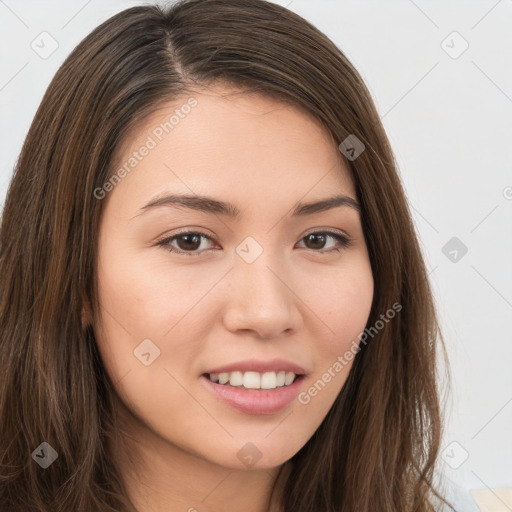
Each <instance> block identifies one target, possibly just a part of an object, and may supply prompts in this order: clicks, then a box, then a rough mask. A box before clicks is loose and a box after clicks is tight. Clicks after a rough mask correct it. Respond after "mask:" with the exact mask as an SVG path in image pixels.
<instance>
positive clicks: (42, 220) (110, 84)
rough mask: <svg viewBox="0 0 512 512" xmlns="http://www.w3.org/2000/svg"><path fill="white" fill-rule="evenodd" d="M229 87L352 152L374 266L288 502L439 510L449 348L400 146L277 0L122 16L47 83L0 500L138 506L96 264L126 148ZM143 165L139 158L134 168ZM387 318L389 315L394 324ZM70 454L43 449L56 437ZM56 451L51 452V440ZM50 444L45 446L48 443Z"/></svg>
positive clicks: (8, 354) (8, 341)
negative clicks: (206, 95)
mask: <svg viewBox="0 0 512 512" xmlns="http://www.w3.org/2000/svg"><path fill="white" fill-rule="evenodd" d="M220 82H222V83H226V84H229V85H233V86H237V87H242V88H243V89H245V90H251V91H259V92H261V94H263V95H266V96H268V97H271V98H274V99H277V100H280V101H285V102H288V103H290V104H293V105H295V106H297V107H298V108H303V109H305V110H306V111H308V112H310V113H311V114H313V115H314V116H315V117H316V118H317V119H318V120H320V121H321V123H323V125H324V126H325V127H326V129H327V130H328V132H329V133H330V135H331V136H332V138H333V141H334V143H336V144H337V145H338V144H340V143H342V142H343V141H344V140H345V139H346V138H347V137H348V136H349V135H355V136H356V137H357V139H359V140H360V141H362V143H363V144H364V146H365V150H364V151H363V152H362V153H361V154H360V155H359V156H358V157H357V158H356V159H348V160H347V163H348V165H349V169H350V172H351V174H352V176H353V179H354V182H355V185H356V191H357V196H358V201H359V202H360V204H361V208H362V220H363V229H364V234H365V238H366V242H367V246H368V250H369V256H370V261H371V266H372V271H373V276H374V300H373V304H372V309H371V313H370V317H369V320H368V327H370V326H374V325H375V324H376V322H378V321H379V319H381V315H382V314H383V313H384V312H386V311H388V310H390V308H392V305H393V304H396V303H398V304H400V305H401V310H400V312H399V313H398V314H396V316H395V318H393V320H392V321H389V322H386V323H385V324H384V325H383V328H382V329H380V330H379V331H378V333H376V334H375V335H374V336H373V337H372V339H371V340H368V341H367V342H365V343H361V350H359V352H358V353H357V355H356V357H355V359H354V363H353V366H352V368H351V371H350V373H349V376H348V379H347V381H346V383H345V384H344V387H343V389H342V390H341V392H340V394H339V396H338V397H337V399H336V401H335V403H334V405H333V407H332V408H331V410H330V411H329V413H328V415H327V416H326V418H325V419H324V421H323V423H322V424H321V425H320V427H319V428H318V430H317V431H316V432H315V434H314V435H313V436H312V438H311V439H310V440H309V441H308V442H307V443H306V444H305V446H304V447H303V448H302V449H301V450H300V451H299V452H298V453H297V454H296V455H295V456H294V457H293V458H292V459H291V462H292V466H293V467H292V469H291V472H290V474H289V476H288V478H287V479H286V482H285V486H284V489H283V500H282V507H283V510H284V511H285V512H291V511H294V512H327V511H332V512H341V511H343V512H356V511H357V512H406V511H407V512H409V511H414V512H426V511H433V510H435V508H434V505H433V500H434V497H435V496H438V493H437V491H436V490H435V486H434V483H433V480H434V476H435V475H434V469H435V466H436V460H437V455H438V451H439V446H440V439H441V430H442V429H441V425H442V422H441V408H440V398H439V389H438V388H439V386H438V385H437V380H436V368H437V357H438V353H439V349H441V352H442V354H443V355H445V351H444V343H443V339H442V336H440V334H441V333H440V331H439V326H438V320H437V318H436V311H435V307H434V302H433V297H432V292H431V289H430V286H429V281H428V275H427V272H426V266H425V263H424V260H423V258H422V254H421V251H420V247H419V244H418V240H417V235H416V233H415V229H414V225H413V223H412V220H411V214H410V210H409V207H408V204H407V200H406V196H405V194H404V190H403V188H402V185H401V182H400V179H399V176H398V173H397V166H396V162H395V159H394V155H393V153H392V150H391V148H390V145H389V142H388V139H387V136H386V134H385V131H384V128H383V126H382V123H381V121H380V119H379V115H378V113H377V110H376V108H375V105H374V102H373V101H372V98H371V96H370V93H369V91H368V89H367V88H366V86H365V84H364V82H363V80H362V78H361V76H360V75H359V74H358V72H357V71H356V70H355V69H354V67H353V66H352V64H351V63H350V62H349V60H348V59H347V58H346V57H345V55H344V54H343V53H342V52H341V51H340V50H339V49H338V48H337V47H336V46H335V45H334V43H333V42H332V41H330V40H329V39H328V38H327V37H326V36H325V35H324V34H322V33H321V32H320V31H319V30H318V29H316V28H315V27H314V26H312V25H311V24H310V23H309V22H307V21H306V20H304V19H303V18H301V17H300V16H298V15H296V14H294V13H293V12H291V11H289V10H287V9H285V8H283V7H280V6H278V5H276V4H273V3H270V2H266V1H264V0H184V1H179V2H177V3H174V4H171V5H167V6H163V7H161V6H139V7H133V8H129V9H126V10H124V11H122V12H120V13H118V14H116V15H115V16H113V17H111V18H110V19H108V20H107V21H105V22H104V23H103V24H101V25H100V26H99V27H97V28H96V29H95V30H94V31H93V32H92V33H91V34H90V35H88V36H87V37H86V38H85V39H84V40H83V41H82V42H81V43H80V44H79V45H78V46H77V47H76V48H75V49H74V51H73V52H72V53H71V54H70V55H69V57H68V58H67V59H66V61H65V62H64V63H63V65H62V66H61V67H60V69H59V70H58V72H57V73H56V75H55V77H54V79H53V80H52V82H51V84H50V85H49V87H48V89H47V91H46V94H45V96H44V98H43V100H42V102H41V105H40V107H39V109H38V111H37V113H36V115H35V118H34V120H33V123H32V125H31V127H30V130H29V132H28V135H27V137H26V140H25V142H24V145H23V148H22V150H21V154H20V157H19V159H18V162H17V165H16V168H15V172H14V176H13V179H12V181H11V183H10V187H9V189H8V193H7V198H6V202H5V207H4V211H3V219H2V224H1V231H0V280H1V288H0V352H1V354H2V358H1V362H0V375H1V379H2V381H1V386H0V464H1V465H0V504H1V507H2V510H3V511H12V512H22V511H23V512H29V511H33V510H37V511H44V512H55V511H65V512H69V511H70V510H76V511H80V512H81V511H86V512H89V511H90V512H96V511H100V512H114V511H117V512H121V511H122V512H127V511H129V510H133V507H132V505H131V504H130V502H129V500H128V498H126V489H124V487H123V483H122V481H121V478H120V473H119V472H118V471H119V470H118V468H117V467H115V466H114V465H113V463H112V460H111V454H110V453H109V446H110V445H109V441H110V440H112V439H113V438H115V437H116V436H118V435H119V432H120V431H121V425H119V424H118V422H117V418H116V415H115V414H114V410H115V408H114V404H115V401H116V394H115V391H114V387H113V385H112V383H111V382H110V380H109V378H108V376H107V374H106V372H105V370H104V367H103V365H102V361H101V358H100V357H99V353H98V350H97V346H96V341H95V337H94V332H93V329H92V327H90V326H89V327H87V328H84V327H83V326H82V317H81V311H82V306H83V305H84V304H88V305H90V307H91V309H92V311H93V316H94V317H95V318H96V312H97V311H98V308H99V303H98V296H97V284H96V271H95V265H94V262H95V261H96V254H97V230H98V225H99V220H100V215H101V206H102V201H100V200H98V199H97V197H96V196H95V194H94V191H95V190H96V189H97V188H98V187H102V185H103V184H104V183H106V182H107V181H108V180H109V178H110V177H111V176H112V174H113V172H114V170H115V169H114V152H115V149H116V148H118V147H119V145H120V143H121V141H122V140H123V138H125V137H126V135H127V134H128V133H129V131H130V130H131V129H132V128H133V127H135V126H137V124H138V123H140V122H141V120H142V119H144V118H145V117H146V116H148V115H150V114H151V113H152V112H154V111H155V109H157V108H158V107H159V106H161V105H162V104H164V103H166V102H168V101H169V100H172V99H173V98H176V97H177V96H178V95H180V96H181V95H183V94H185V93H187V92H188V91H193V90H194V88H195V87H199V86H201V87H203V86H208V85H211V84H214V83H220ZM134 172H136V171H134ZM381 323H383V322H382V320H381ZM43 442H46V443H48V445H50V446H51V447H53V448H54V449H55V451H56V452H57V454H58V463H54V464H51V465H50V466H49V467H48V468H47V469H46V470H44V471H43V470H41V467H40V466H39V465H38V464H36V463H35V462H34V461H35V460H36V459H35V457H36V456H37V453H35V454H34V452H35V451H36V450H39V451H41V450H42V449H43V451H44V449H46V450H47V452H48V450H49V448H48V447H47V445H43V447H41V446H40V445H41V443H43ZM41 453H43V452H41ZM46 455H47V453H46Z"/></svg>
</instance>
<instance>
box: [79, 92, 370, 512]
mask: <svg viewBox="0 0 512 512" xmlns="http://www.w3.org/2000/svg"><path fill="white" fill-rule="evenodd" d="M236 92H240V91H235V90H234V89H228V88H226V87H223V86H220V85H218V86H215V87H214V88H211V89H208V90H206V89H201V90H200V91H197V92H194V94H193V95H192V96H193V97H194V98H196V99H197V101H198V105H197V106H196V107H195V108H193V109H192V110H191V112H190V114H188V115H187V116H186V117H184V118H183V119H180V122H179V124H178V125H176V126H175V128H174V129H173V130H172V132H170V133H169V134H167V135H165V136H164V138H163V139H162V141H161V142H159V143H158V145H157V146H156V147H155V148H154V149H152V150H151V151H150V152H149V154H148V155H147V156H145V157H144V158H143V159H142V161H140V162H139V163H138V164H137V166H136V167H135V168H134V169H133V170H132V171H131V172H130V173H129V174H127V175H126V176H125V177H124V178H123V179H122V180H121V181H120V182H119V183H118V184H117V185H116V186H115V188H114V189H113V190H111V191H110V192H108V194H107V195H106V197H105V198H104V199H102V201H104V204H103V208H104V210H103V214H102V218H101V223H100V231H99V235H98V236H99V253H98V261H97V271H98V273H97V276H98V283H99V298H100V304H101V308H100V311H99V317H98V318H97V320H96V321H95V323H94V330H95V334H96V338H97V341H98V346H99V350H100V352H101V356H102V359H103V361H104V364H105V368H106V371H107V372H108V374H109V376H110V378H111V380H112V382H113V383H114V385H115V388H116V391H117V393H118V396H119V399H120V403H119V412H120V414H121V415H122V418H123V427H124V428H125V429H126V432H127V433H128V434H129V436H130V441H129V442H130V443H131V444H130V449H129V450H128V451H126V449H124V451H123V449H122V448H120V446H117V445H116V446H115V447H114V452H115V454H116V455H115V457H116V461H117V462H118V464H119V466H120V468H121V470H122V473H123V478H124V479H125V481H126V482H127V486H128V488H129V494H130V498H131V499H132V501H133V503H134V504H135V505H136V507H137V509H138V510H139V512H149V511H150V510H151V511H152V512H164V511H165V512H175V511H176V512H178V511H180V512H183V511H189V512H193V511H194V510H197V511H199V512H208V511H218V510H223V511H225V512H235V511H240V510H244V511H245V512H263V511H267V510H269V506H270V509H271V510H278V507H277V504H276V503H277V501H276V500H275V496H274V497H273V498H272V499H271V490H272V486H273V484H274V483H275V480H276V477H277V475H278V471H279V469H280V468H281V467H282V466H283V464H284V463H285V462H286V461H287V460H288V459H290V458H291V457H292V456H293V455H294V454H296V453H297V452H298V451H299V450H300V448H301V447H302V446H304V444H305V443H306V442H307V441H308V439H310V437H311V436H312V435H313V433H314V432H315V431H316V429H317V428H318V426H319V425H320V424H321V422H322V420H323V419H324V418H325V416H326V414H327V413H328V411H329V410H330V408H331V406H332V404H333V403H334V401H335V399H336V397H337V395H338V394H339V392H340V390H341V388H342V386H343V384H344V382H345V380H346V377H347V375H348V372H349V370H350V367H351V365H352V363H351V362H350V363H349V364H347V365H346V366H344V368H343V370H342V371H340V372H339V373H337V374H336V377H335V378H332V379H331V381H330V382H329V383H328V384H327V385H326V386H325V387H324V388H323V389H322V390H321V391H320V392H319V393H318V394H317V395H316V396H315V397H314V398H312V399H311V401H310V402H309V403H308V404H307V405H304V404H301V403H299V402H298V401H297V400H294V401H293V402H292V403H291V404H290V405H289V406H287V407H285V408H284V409H282V410H280V411H279V412H277V413H275V414H270V415H254V414H246V413H242V412H240V411H237V410H235V409H233V408H231V407H230V406H228V405H225V404H224V403H222V402H220V401H219V399H218V398H217V397H216V396H215V395H213V394H212V393H211V392H210V391H209V390H208V389H206V387H205V386H204V385H203V383H201V381H200V376H201V375H202V374H203V373H204V372H206V371H207V370H208V369H211V368H213V367H216V366H219V365H222V364H227V363H231V362H234V361H240V360H245V359H250V358H257V359H262V360H269V359H273V358H284V359H287V360H289V361H292V362H294V363H297V364H299V365H301V366H302V367H303V368H304V369H305V370H306V377H305V380H304V382H303V385H302V388H301V390H307V389H308V388H310V387H311V386H312V385H313V384H314V383H315V382H316V381H317V380H318V379H320V378H321V376H322V374H323V373H324V372H326V371H327V369H328V368H329V367H332V365H333V363H334V362H335V361H336V359H337V357H338V356H339V355H342V354H343V353H345V351H346V350H348V349H349V347H350V345H351V343H353V341H354V340H358V335H360V334H361V333H362V331H363V330H364V328H365V326H366V322H367V320H368V316H369V313H370V308H371V303H372V299H373V277H372V271H371V266H370V261H369V257H368V251H367V246H366V243H365V239H364V236H363V230H362V224H361V218H360V214H359V213H358V212H357V211H356V210H355V209H352V208H350V207H347V206H342V207H337V208H333V209H331V210H328V211H326V212H320V213H315V214H313V215H309V216H306V217H302V218H295V219H292V218H291V216H290V215H291V210H292V209H293V208H294V207H295V205H296V204H297V203H298V202H310V201H313V200H320V199H324V198H327V197H330V196H331V195H333V194H335V193H340V194H345V195H347V196H349V197H351V198H353V199H354V200H356V199H357V198H356V193H355V188H354V183H353V181H352V178H351V176H350V172H349V169H348V167H347V166H346V163H345V161H344V159H343V158H342V156H341V154H340V152H339V150H338V148H337V145H336V144H335V143H334V141H333V140H332V138H331V137H330V135H329V133H328V132H327V131H326V130H325V129H324V128H323V127H322V126H321V125H320V124H319V123H318V121H317V120H315V119H314V118H313V117H312V116H311V115H309V114H308V113H306V112H305V111H302V110H299V109H297V108H295V107H291V106H288V105H286V104H283V103H278V102H276V101H274V100H271V99H269V98H266V97H262V96H260V95H257V94H253V93H250V94H247V93H245V94H236ZM189 97H190V96H186V97H184V98H180V99H179V100H175V101H173V102H172V103H168V104H166V105H165V106H164V107H162V108H160V109H159V110H158V111H156V112H155V113H154V114H153V115H152V116H151V117H150V118H148V119H146V120H145V122H144V123H143V126H141V127H139V128H138V129H137V130H136V131H135V132H134V133H132V134H131V136H130V137H129V138H128V139H127V140H126V141H125V144H124V145H122V146H121V147H120V152H119V161H120V162H124V161H126V160H127V159H128V158H129V157H130V155H131V154H132V152H133V151H136V150H138V149H139V148H140V147H141V146H142V145H143V144H144V142H145V141H146V140H147V137H148V135H150V134H151V133H152V130H154V129H155V127H157V126H158V125H159V124H160V123H161V122H162V121H163V120H167V119H168V118H169V117H170V116H171V115H172V113H173V112H174V110H175V109H176V108H179V107H180V106H181V105H183V104H184V103H186V100H187V99H188V98H189ZM170 192H172V193H178V194H192V195H195V194H199V195H201V194H205V195H209V196H213V197H215V198H216V199H219V200H222V201H229V202H232V203H234V204H235V205H236V206H237V207H238V208H239V210H240V211H241V218H240V219H239V220H234V219H230V218H228V217H224V216H222V215H220V214H212V213H205V212H198V211H193V210H188V209H185V208H173V207H169V206H163V207H159V208H155V209H151V210H148V211H146V212H145V213H142V214H141V210H140V209H141V207H142V206H144V205H145V204H146V203H148V202H149V201H150V200H151V199H153V198H154V197H156V196H158V195H160V194H163V193H170ZM182 228H190V231H194V230H199V231H201V232H204V233H206V235H207V236H208V237H210V238H200V239H199V240H198V241H197V243H196V244H195V248H192V249H190V247H191V246H192V245H193V243H191V242H190V241H188V244H187V241H186V240H183V237H182V238H181V239H180V238H176V239H174V241H173V242H171V245H172V246H173V247H174V248H176V249H177V250H180V249H181V250H182V251H184V252H185V251H187V250H188V251H189V252H194V251H195V253H196V254H197V255H196V256H187V255H180V254H176V253H172V252H169V251H168V250H167V249H166V248H165V247H164V246H157V245H156V242H157V241H158V239H159V238H162V237H164V235H166V236H172V235H174V234H176V233H177V232H178V230H180V229H182ZM322 229H324V230H325V229H329V230H332V231H337V232H342V233H343V234H345V235H348V236H349V237H350V238H351V240H352V242H351V244H350V245H349V246H348V247H346V248H343V247H340V245H339V243H338V241H337V240H336V239H334V238H331V237H330V236H329V237H327V238H326V239H325V241H324V242H323V244H322V240H319V241H318V240H317V241H316V242H315V241H314V240H313V241H310V242H309V243H308V241H307V240H305V239H304V238H305V236H306V235H308V234H309V233H310V232H314V233H318V232H321V231H322ZM248 236H250V237H252V238H253V239H255V240H256V241H257V242H258V243H259V244H260V246H261V247H262V248H263V252H262V254H261V255H260V256H259V257H258V258H257V259H256V260H255V261H254V262H252V263H247V262H246V261H245V260H244V259H242V258H241V257H240V256H239V255H238V254H237V252H236V248H237V246H239V244H240V243H241V242H242V241H244V240H245V239H246V237H248ZM168 245H169V244H168ZM334 248H340V251H339V252H338V251H335V250H333V249H334ZM328 251H330V252H328ZM228 271H229V272H228ZM90 319H91V315H90V313H89V311H88V310H87V311H86V312H85V317H84V321H85V322H89V321H90ZM144 339H150V340H151V341H152V343H154V344H155V345H156V346H157V347H158V349H159V350H160V356H159V357H158V358H156V359H155V360H154V361H153V362H152V363H151V364H150V365H149V366H145V365H144V364H142V363H141V362H140V360H139V359H138V358H137V357H135V356H134V350H135V349H136V348H137V346H138V345H139V344H140V343H141V342H142V340H144ZM247 442H251V443H252V444H253V445H255V446H256V447H257V449H258V450H259V452H260V453H261V458H260V459H259V461H258V462H257V463H256V464H255V465H254V466H253V467H251V468H248V467H246V466H245V465H244V464H243V463H242V462H241V461H240V460H239V458H238V457H237V453H238V452H239V450H241V449H242V447H244V445H245V444H246V443H247ZM129 457H132V458H133V457H138V458H137V459H136V462H133V461H132V459H129ZM288 466H289V464H287V465H285V466H284V468H288ZM135 471H136V472H137V474H135ZM280 483H281V481H279V482H278V485H277V491H276V492H277V493H279V491H280V489H281V487H280Z"/></svg>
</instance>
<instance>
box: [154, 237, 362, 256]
mask: <svg viewBox="0 0 512 512" xmlns="http://www.w3.org/2000/svg"><path fill="white" fill-rule="evenodd" d="M183 235H199V236H201V237H203V238H207V239H209V240H212V238H211V237H210V236H208V235H207V234H206V233H202V232H201V231H182V232H181V233H177V234H176V235H173V236H170V237H166V238H163V239H161V240H159V241H157V243H156V244H155V245H157V246H162V247H164V249H165V250H166V251H169V252H172V253H176V254H183V255H185V256H200V255H201V254H202V253H203V252H204V251H201V252H197V251H195V252H193V251H182V250H180V249H176V248H175V247H173V246H171V245H169V244H170V242H172V241H174V240H175V239H177V238H179V237H180V236H183ZM309 235H328V236H331V237H332V238H334V239H336V240H337V241H338V242H339V244H340V246H341V248H340V247H338V248H333V249H328V250H326V251H325V250H315V249H310V250H311V251H313V252H316V253H318V254H330V253H332V252H334V251H337V252H341V250H342V249H346V248H347V247H349V246H350V244H351V243H352V239H351V238H349V237H348V236H346V235H342V234H341V233H338V232H336V231H312V232H311V233H308V234H306V235H304V236H303V237H302V238H301V239H300V241H302V240H304V239H305V238H306V237H308V236H309ZM166 246H167V247H166ZM205 250H208V249H205Z"/></svg>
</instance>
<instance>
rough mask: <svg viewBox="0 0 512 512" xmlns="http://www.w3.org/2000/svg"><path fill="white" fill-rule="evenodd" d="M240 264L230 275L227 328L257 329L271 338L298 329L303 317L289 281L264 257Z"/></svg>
mask: <svg viewBox="0 0 512 512" xmlns="http://www.w3.org/2000/svg"><path fill="white" fill-rule="evenodd" d="M248 244H250V242H248ZM253 248H254V247H253ZM251 250H252V249H249V251H251ZM253 254H254V253H253ZM239 263H240V265H236V268H234V269H233V271H232V272H231V273H230V275H229V276H228V279H229V280H230V287H229V289H230V292H229V296H228V300H227V305H226V309H225V313H224V324H225V326H226V328H227V329H228V330H230V331H237V330H253V331H255V332H258V334H259V336H260V337H261V338H267V339H268V338H272V337H277V336H279V335H282V333H284V332H291V331H293V330H295V329H297V328H298V327H299V325H300V314H299V311H298V310H297V307H296V304H295V300H296V298H295V295H294V294H293V293H292V292H291V291H290V290H291V289H290V286H289V285H288V284H287V283H286V282H285V280H284V279H283V278H282V277H280V276H279V275H278V274H277V272H276V271H274V270H273V269H272V268H271V267H270V266H269V265H268V264H267V263H268V262H267V261H266V260H265V259H264V258H261V257H259V258H257V259H256V260H254V262H253V263H250V264H248V263H246V262H245V260H243V261H240V262H239Z"/></svg>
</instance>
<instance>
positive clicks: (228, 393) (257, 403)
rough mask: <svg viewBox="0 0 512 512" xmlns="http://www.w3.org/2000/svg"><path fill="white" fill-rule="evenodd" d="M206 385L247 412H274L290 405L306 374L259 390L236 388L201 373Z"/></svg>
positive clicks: (232, 404)
mask: <svg viewBox="0 0 512 512" xmlns="http://www.w3.org/2000/svg"><path fill="white" fill-rule="evenodd" d="M200 380H202V381H203V382H204V383H205V385H206V386H207V387H208V389H209V390H211V391H212V392H213V393H215V395H216V396H217V397H218V398H220V400H222V401H223V402H224V403H226V404H228V405H230V406H231V407H233V408H235V409H238V410H239V411H241V412H244V413H246V414H274V413H276V412H279V411H280V410H281V409H284V408H285V407H286V406H287V405H289V404H290V403H291V402H292V401H293V400H294V399H295V398H296V397H297V395H298V394H299V391H300V388H301V386H302V381H303V380H304V375H300V376H299V377H297V378H296V379H295V381H294V382H293V384H290V385H289V386H282V387H280V388H276V389H270V390H259V389H243V388H235V387H233V386H228V385H225V384H218V383H216V382H213V381H211V380H210V379H209V378H208V377H207V376H205V375H201V378H200Z"/></svg>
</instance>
